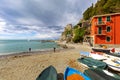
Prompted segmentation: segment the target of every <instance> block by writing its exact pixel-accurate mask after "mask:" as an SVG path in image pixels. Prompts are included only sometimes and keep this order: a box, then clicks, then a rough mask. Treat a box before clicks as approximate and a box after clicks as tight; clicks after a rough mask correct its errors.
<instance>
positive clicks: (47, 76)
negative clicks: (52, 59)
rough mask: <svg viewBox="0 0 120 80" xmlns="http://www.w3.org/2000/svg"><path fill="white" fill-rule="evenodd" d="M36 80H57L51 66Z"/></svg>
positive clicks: (55, 72) (54, 70)
mask: <svg viewBox="0 0 120 80" xmlns="http://www.w3.org/2000/svg"><path fill="white" fill-rule="evenodd" d="M36 80H57V71H56V69H55V68H54V67H53V66H49V67H47V68H46V69H45V70H43V71H42V73H41V74H40V75H39V76H38V77H37V78H36Z"/></svg>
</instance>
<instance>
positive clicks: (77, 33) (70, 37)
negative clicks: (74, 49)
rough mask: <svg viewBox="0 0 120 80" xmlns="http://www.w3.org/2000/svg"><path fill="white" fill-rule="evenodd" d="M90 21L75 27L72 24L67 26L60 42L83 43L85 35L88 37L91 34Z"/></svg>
mask: <svg viewBox="0 0 120 80" xmlns="http://www.w3.org/2000/svg"><path fill="white" fill-rule="evenodd" d="M89 28H90V24H89V21H82V22H79V23H78V24H77V25H75V26H73V27H72V25H71V24H68V25H66V27H65V29H64V32H63V33H62V35H61V38H60V41H65V42H67V43H68V42H75V43H79V42H82V41H83V38H84V35H88V34H89V32H90V29H89Z"/></svg>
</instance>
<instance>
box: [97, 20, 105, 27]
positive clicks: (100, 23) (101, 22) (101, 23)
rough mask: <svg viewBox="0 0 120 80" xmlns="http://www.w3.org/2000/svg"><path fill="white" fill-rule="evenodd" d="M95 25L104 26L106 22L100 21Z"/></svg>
mask: <svg viewBox="0 0 120 80" xmlns="http://www.w3.org/2000/svg"><path fill="white" fill-rule="evenodd" d="M95 25H98V26H99V25H106V21H100V22H96V23H95Z"/></svg>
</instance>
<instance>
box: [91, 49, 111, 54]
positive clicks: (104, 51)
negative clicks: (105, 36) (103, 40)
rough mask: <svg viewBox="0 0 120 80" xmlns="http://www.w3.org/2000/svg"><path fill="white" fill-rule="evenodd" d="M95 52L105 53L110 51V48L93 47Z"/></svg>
mask: <svg viewBox="0 0 120 80" xmlns="http://www.w3.org/2000/svg"><path fill="white" fill-rule="evenodd" d="M92 50H93V51H94V52H103V53H110V50H109V49H99V48H98V49H97V48H92Z"/></svg>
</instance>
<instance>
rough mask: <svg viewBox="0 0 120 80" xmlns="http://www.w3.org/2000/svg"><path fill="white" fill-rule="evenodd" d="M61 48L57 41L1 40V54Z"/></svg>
mask: <svg viewBox="0 0 120 80" xmlns="http://www.w3.org/2000/svg"><path fill="white" fill-rule="evenodd" d="M54 47H55V48H59V46H58V45H57V44H56V43H55V42H50V41H41V40H0V55H8V54H14V53H16V54H17V53H22V52H28V51H29V48H31V51H45V50H50V49H53V48H54Z"/></svg>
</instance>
